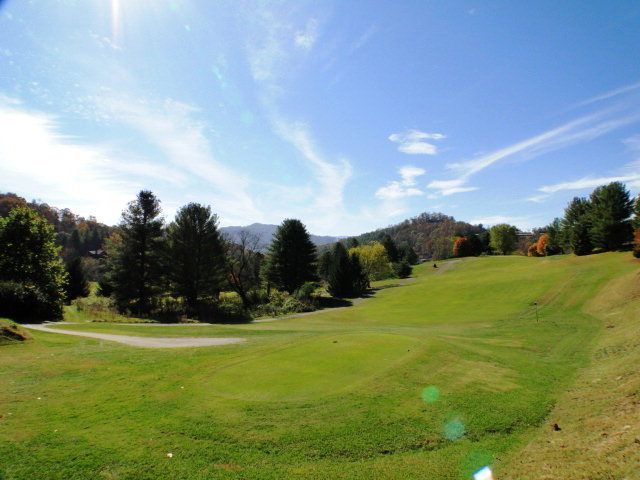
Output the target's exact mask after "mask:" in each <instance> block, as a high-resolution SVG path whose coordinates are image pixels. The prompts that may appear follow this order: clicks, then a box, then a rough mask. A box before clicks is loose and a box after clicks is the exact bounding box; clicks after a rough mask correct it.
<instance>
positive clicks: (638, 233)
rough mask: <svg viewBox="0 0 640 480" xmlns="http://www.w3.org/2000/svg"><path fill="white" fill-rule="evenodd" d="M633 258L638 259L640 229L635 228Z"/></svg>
mask: <svg viewBox="0 0 640 480" xmlns="http://www.w3.org/2000/svg"><path fill="white" fill-rule="evenodd" d="M633 256H634V257H636V258H640V228H637V229H636V231H635V234H634V239H633Z"/></svg>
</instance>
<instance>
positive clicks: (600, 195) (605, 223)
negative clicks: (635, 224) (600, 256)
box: [589, 182, 633, 251]
mask: <svg viewBox="0 0 640 480" xmlns="http://www.w3.org/2000/svg"><path fill="white" fill-rule="evenodd" d="M590 200H591V208H590V216H591V229H590V231H589V234H590V237H591V243H592V244H593V246H594V247H595V248H599V249H602V250H605V251H608V250H617V249H619V248H621V247H622V246H623V245H624V244H625V243H627V242H629V241H631V240H632V239H633V229H632V228H631V221H630V219H629V217H631V214H632V213H633V202H632V201H631V199H630V197H629V191H628V190H627V189H626V188H625V186H624V184H623V183H621V182H612V183H610V184H608V185H603V186H601V187H598V188H596V189H595V190H594V191H593V192H592V193H591V197H590Z"/></svg>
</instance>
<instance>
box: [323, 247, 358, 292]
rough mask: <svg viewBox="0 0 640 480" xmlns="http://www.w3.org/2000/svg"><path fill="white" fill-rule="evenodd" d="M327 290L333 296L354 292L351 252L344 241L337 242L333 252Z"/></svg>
mask: <svg viewBox="0 0 640 480" xmlns="http://www.w3.org/2000/svg"><path fill="white" fill-rule="evenodd" d="M328 283H329V285H328V287H327V290H328V291H329V293H330V294H331V295H332V296H333V297H339V298H342V297H348V296H351V295H352V294H353V278H352V272H351V261H350V259H349V254H348V253H347V250H346V249H345V248H344V245H342V243H340V242H337V243H336V244H335V246H334V247H333V252H332V254H331V266H330V268H329V280H328Z"/></svg>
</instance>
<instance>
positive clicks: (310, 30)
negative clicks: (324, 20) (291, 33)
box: [294, 18, 318, 50]
mask: <svg viewBox="0 0 640 480" xmlns="http://www.w3.org/2000/svg"><path fill="white" fill-rule="evenodd" d="M317 38H318V21H317V20H316V19H315V18H311V19H309V21H308V22H307V26H306V27H305V29H304V30H302V31H297V32H296V34H295V37H294V42H295V44H296V46H297V47H300V48H302V49H303V50H311V48H313V46H314V45H315V43H316V39H317Z"/></svg>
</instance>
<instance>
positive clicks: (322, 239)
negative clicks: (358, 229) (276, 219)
mask: <svg viewBox="0 0 640 480" xmlns="http://www.w3.org/2000/svg"><path fill="white" fill-rule="evenodd" d="M277 229H278V225H271V224H266V223H252V224H251V225H247V226H244V227H242V226H229V227H221V228H220V231H221V232H222V233H223V234H225V235H226V236H228V237H229V238H230V239H231V240H232V241H237V240H238V239H239V237H240V232H242V231H245V232H249V233H251V234H252V235H255V236H256V237H258V238H259V243H258V245H259V248H260V250H261V251H266V250H267V249H268V248H269V245H271V240H272V238H273V234H274V233H276V230H277ZM310 236H311V241H312V242H313V243H314V244H315V245H316V246H320V245H326V244H328V243H335V242H337V241H338V240H340V239H342V238H344V237H332V236H329V235H313V234H310Z"/></svg>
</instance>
